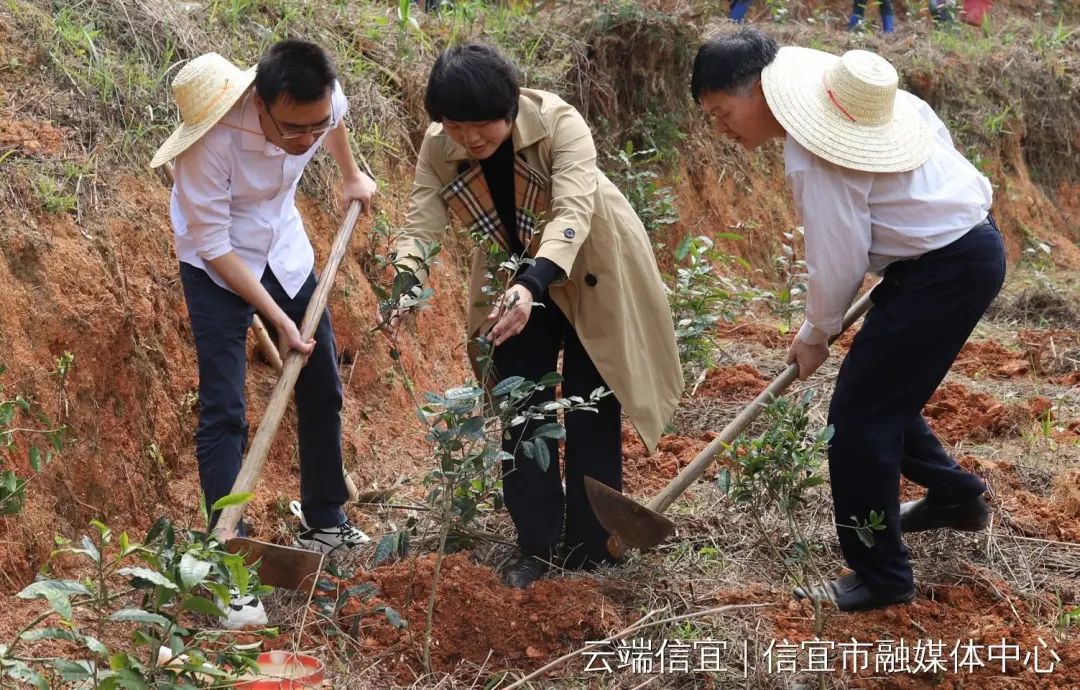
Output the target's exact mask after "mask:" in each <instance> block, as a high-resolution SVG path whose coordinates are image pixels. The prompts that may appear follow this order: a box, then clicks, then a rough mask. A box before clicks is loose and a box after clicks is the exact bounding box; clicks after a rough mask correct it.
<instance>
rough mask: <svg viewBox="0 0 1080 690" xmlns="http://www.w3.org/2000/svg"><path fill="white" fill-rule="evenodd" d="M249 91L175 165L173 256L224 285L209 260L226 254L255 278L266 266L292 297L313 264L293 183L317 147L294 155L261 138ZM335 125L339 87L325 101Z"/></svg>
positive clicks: (341, 107)
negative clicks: (232, 254) (174, 234)
mask: <svg viewBox="0 0 1080 690" xmlns="http://www.w3.org/2000/svg"><path fill="white" fill-rule="evenodd" d="M253 94H254V90H253V89H252V90H249V91H248V93H247V94H245V95H244V96H243V97H242V98H241V99H240V100H239V101H237V103H236V105H234V106H233V107H232V109H231V110H230V111H229V112H228V113H227V114H226V115H225V117H223V118H222V119H221V120H220V121H219V122H218V123H217V124H216V125H214V126H213V127H212V128H211V129H210V131H209V132H207V133H206V134H205V135H203V137H202V138H201V139H199V140H198V141H197V142H195V143H194V144H192V146H191V147H190V148H189V149H187V150H186V151H184V152H183V153H182V154H180V155H179V156H178V157H177V158H176V162H175V178H176V179H175V184H174V185H173V190H172V198H171V201H170V207H169V215H170V217H171V218H172V224H173V229H174V231H175V233H176V257H177V258H178V259H179V260H180V261H182V262H184V263H188V264H191V265H192V266H195V267H196V268H201V269H202V270H204V271H206V272H207V274H209V276H210V278H211V279H213V281H214V282H215V283H217V284H218V285H220V286H221V287H223V288H225V289H226V290H228V289H229V287H228V286H227V285H226V284H225V281H224V280H222V279H221V276H220V275H218V274H217V272H216V271H214V269H213V267H211V266H210V265H209V264H208V263H207V262H208V261H210V260H211V259H216V258H218V257H220V256H223V255H225V254H226V253H228V252H230V251H232V252H234V253H235V254H236V256H237V257H239V258H240V260H241V261H243V262H244V264H245V265H246V266H247V267H248V269H250V270H251V272H252V274H254V276H255V279H256V280H258V279H259V278H261V277H262V274H263V271H264V270H265V269H266V267H267V266H269V267H270V270H271V271H273V273H274V276H275V277H276V278H277V279H278V282H280V283H281V286H282V287H283V288H285V292H286V293H288V295H289V296H290V297H295V296H296V293H297V292H299V291H300V288H301V287H302V286H303V285H304V282H305V281H306V280H307V277H308V275H310V274H311V271H312V269H313V268H314V266H315V253H314V251H313V250H312V248H311V242H310V241H309V240H308V236H307V233H306V232H305V231H304V221H303V219H301V217H300V212H299V210H297V208H296V201H295V199H296V186H297V184H298V182H299V181H300V174H301V173H302V172H303V171H304V168H305V166H307V164H308V162H309V161H310V160H311V159H312V157H313V156H314V155H315V153H316V152H317V151H318V150H319V147H320V146H321V145H322V142H323V140H324V139H325V138H326V134H325V133H324V134H323V135H322V136H320V137H319V139H318V141H316V142H315V144H314V145H313V146H312V147H311V148H310V149H308V150H307V151H306V152H305V153H303V154H302V155H299V156H293V155H289V154H287V153H285V151H283V150H282V149H280V148H279V147H277V146H276V145H274V144H272V143H270V142H269V141H268V140H267V139H266V137H265V136H263V134H262V126H261V125H260V124H259V114H258V111H257V110H256V108H255V103H254V101H253V100H252V96H253ZM331 103H332V110H333V124H336V123H339V122H341V121H342V119H343V118H344V117H345V113H346V111H347V110H348V100H347V99H346V98H345V94H344V92H343V91H342V90H341V85H340V84H335V85H334V92H333V95H332V96H331Z"/></svg>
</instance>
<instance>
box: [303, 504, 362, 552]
mask: <svg viewBox="0 0 1080 690" xmlns="http://www.w3.org/2000/svg"><path fill="white" fill-rule="evenodd" d="M289 510H291V511H292V514H293V515H295V516H296V517H298V518H300V526H301V527H303V530H301V532H300V534H298V535H296V539H294V540H293V543H294V544H295V545H296V546H298V547H300V548H301V549H307V550H308V551H318V552H319V553H325V554H329V553H333V552H335V551H339V550H344V551H348V550H349V549H351V548H353V547H356V546H359V545H361V544H364V543H367V542H369V541H371V537H369V536H368V535H366V534H364V533H363V532H362V531H361V530H360V528H358V527H354V526H353V524H352V523H351V522H349V521H348V519H346V520H345V522H343V523H341V524H340V525H338V526H337V527H312V526H310V525H308V523H307V520H305V519H304V511H302V510H301V509H300V501H293V502H291V503H289Z"/></svg>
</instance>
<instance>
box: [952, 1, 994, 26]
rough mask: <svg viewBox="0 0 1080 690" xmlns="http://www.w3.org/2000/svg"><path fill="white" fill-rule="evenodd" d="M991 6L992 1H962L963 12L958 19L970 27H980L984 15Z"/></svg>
mask: <svg viewBox="0 0 1080 690" xmlns="http://www.w3.org/2000/svg"><path fill="white" fill-rule="evenodd" d="M993 6H994V3H993V0H964V11H963V12H962V13H961V14H960V18H961V19H963V20H964V21H965V22H967V23H968V24H971V25H972V26H982V24H983V20H984V19H986V13H987V12H989V11H990V8H991V7H993Z"/></svg>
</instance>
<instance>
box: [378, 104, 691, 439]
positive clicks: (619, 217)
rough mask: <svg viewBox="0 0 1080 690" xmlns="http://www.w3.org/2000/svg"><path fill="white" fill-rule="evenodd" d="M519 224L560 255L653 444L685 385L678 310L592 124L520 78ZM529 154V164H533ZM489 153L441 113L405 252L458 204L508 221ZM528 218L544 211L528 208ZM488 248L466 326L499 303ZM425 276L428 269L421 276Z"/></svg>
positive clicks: (564, 305) (602, 351) (560, 292)
mask: <svg viewBox="0 0 1080 690" xmlns="http://www.w3.org/2000/svg"><path fill="white" fill-rule="evenodd" d="M511 136H512V139H513V145H514V151H515V153H516V166H515V168H516V169H515V193H516V197H517V203H518V207H519V209H520V208H521V207H522V206H523V205H525V206H531V208H528V209H527V210H528V211H529V212H528V213H524V214H523V213H521V212H519V213H518V219H519V225H521V223H522V222H523V221H524V222H525V223H527V224H535V226H536V227H535V231H534V232H533V234H532V239H531V242H530V245H529V248H530V254H532V256H534V257H536V258H540V257H544V258H547V259H549V260H551V261H553V262H554V263H556V264H558V265H559V267H560V268H562V269H563V271H564V272H565V274H566V276H567V278H566V279H565V280H562V281H557V282H555V283H552V285H551V286H550V288H549V293H550V295H551V298H552V300H553V301H554V302H555V304H556V305H557V306H558V307H559V308H560V309H561V310H562V311H563V313H564V314H565V315H566V316H567V318H568V320H569V321H570V323H571V324H572V325H573V327H574V330H575V331H576V332H577V334H578V337H579V338H580V339H581V343H582V345H584V347H585V351H586V352H587V353H588V354H589V357H590V358H591V359H592V361H593V363H594V364H595V365H596V368H597V371H599V372H600V375H601V376H602V377H603V378H604V381H605V382H606V383H607V385H608V387H609V388H610V389H611V390H612V391H613V392H614V393H615V396H616V397H617V398H618V400H619V402H620V403H621V404H622V406H623V409H624V411H625V412H626V413H627V415H628V416H629V417H630V419H631V421H632V422H633V424H634V426H635V428H636V429H637V431H638V433H639V434H640V436H641V439H642V441H643V442H644V443H645V445H646V447H647V448H648V449H649V451H650V452H652V451H653V450H655V448H656V444H657V442H658V441H659V439H660V436H661V434H663V431H664V428H665V426H666V425H667V423H668V421H670V419H671V416H672V414H673V413H674V411H675V407H676V406H677V405H678V403H679V399H680V397H681V395H682V390H683V378H682V371H681V368H680V365H679V355H678V349H677V346H676V343H675V330H674V326H673V323H672V317H671V310H670V308H669V306H668V302H667V297H666V295H665V292H664V287H663V283H662V282H661V279H660V272H659V270H658V269H657V266H656V259H655V257H654V256H653V253H652V247H651V245H650V242H649V238H648V236H647V235H646V233H645V228H644V227H643V226H642V224H641V221H640V220H639V219H638V217H637V215H636V214H635V213H634V211H633V209H632V208H631V206H630V203H629V202H628V201H627V200H626V198H625V197H624V196H623V195H622V194H621V193H620V192H619V190H618V189H617V188H616V187H615V185H613V184H612V183H611V181H609V180H608V179H607V177H605V176H604V174H603V173H602V172H600V170H599V169H598V168H597V167H596V149H595V147H594V145H593V139H592V134H591V133H590V132H589V127H588V125H587V124H586V123H585V120H584V119H583V118H582V117H581V115H580V114H579V113H578V111H577V110H576V109H575V108H574V107H573V106H571V105H570V104H568V103H566V102H565V101H563V100H562V99H561V98H559V97H558V96H556V95H554V94H551V93H547V92H544V91H535V90H530V89H522V91H521V98H520V108H519V112H518V115H517V118H516V119H515V121H514V125H513V129H512V134H511ZM523 164H524V165H523ZM478 173H480V170H479V163H477V162H476V161H474V160H472V159H470V158H469V156H468V153H467V151H466V150H465V149H464V148H463V147H461V146H459V145H458V144H455V143H454V142H453V141H452V140H451V139H450V137H448V136H447V135H446V134H445V133H444V132H443V129H442V125H440V124H432V125H431V127H429V128H428V130H427V133H426V134H425V136H424V141H423V144H422V145H421V147H420V155H419V160H418V161H417V164H416V180H415V182H414V184H413V187H412V195H411V198H410V202H409V211H408V215H407V217H406V220H405V227H404V228H403V232H402V236H401V239H400V241H399V242H398V244H397V247H396V253H397V257H398V260H399V261H400V260H407V259H408V257H409V256H410V255H411V256H418V255H419V252H417V251H416V249H415V244H414V243H415V242H424V243H432V242H439V241H441V238H442V234H443V233H444V232H445V231H446V228H447V225H448V222H449V217H450V212H451V211H452V212H453V215H454V216H456V217H457V218H458V220H459V221H461V222H462V223H463V224H464V226H465V227H466V228H467V229H469V230H471V231H473V230H482V229H483V227H484V225H485V224H488V225H490V224H491V223H498V224H499V225H500V226H501V223H499V221H498V215H497V213H496V212H495V209H494V207H493V205H492V204H491V203H490V193H489V192H488V191H487V185H486V183H485V182H484V177H483V175H482V174H478ZM530 219H536V220H535V221H534V220H530ZM485 273H486V270H485V256H484V252H482V251H481V250H479V249H477V250H476V251H475V252H474V254H473V257H472V276H471V285H470V292H469V304H470V305H473V306H470V310H469V315H468V335H469V337H470V338H471V337H473V336H474V335H475V334H476V333H477V332H478V331H479V329H480V327H481V326H482V325H483V323H484V320H485V318H486V316H487V314H488V312H489V311H490V307H477V306H475V305H476V304H477V303H478V302H482V301H485V298H484V296H483V294H482V292H481V290H482V288H483V287H484V285H485V283H486V280H485ZM421 277H422V276H421Z"/></svg>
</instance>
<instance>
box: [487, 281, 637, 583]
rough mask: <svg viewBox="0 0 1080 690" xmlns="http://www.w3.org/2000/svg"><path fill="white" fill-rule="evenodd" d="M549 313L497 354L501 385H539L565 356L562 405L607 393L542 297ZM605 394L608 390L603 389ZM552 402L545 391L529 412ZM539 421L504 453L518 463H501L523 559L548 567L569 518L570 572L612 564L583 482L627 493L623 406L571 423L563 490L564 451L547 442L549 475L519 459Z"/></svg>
mask: <svg viewBox="0 0 1080 690" xmlns="http://www.w3.org/2000/svg"><path fill="white" fill-rule="evenodd" d="M543 304H544V305H545V306H544V307H539V306H534V307H533V310H532V315H531V316H530V317H529V321H528V323H527V324H526V325H525V328H524V330H522V332H521V333H519V334H518V335H517V336H515V337H513V338H511V339H509V340H508V341H506V342H505V343H503V344H502V345H501V346H500V347H498V348H496V349H495V352H494V354H493V359H494V365H495V369H496V380H501V379H504V378H507V377H509V376H523V377H525V378H526V379H527V380H529V381H539V380H540V378H541V377H542V376H543V375H544V374H547V373H549V372H552V371H555V370H556V367H557V366H558V360H559V351H560V349H561V350H562V352H563V370H562V375H563V379H564V380H563V383H562V397H564V398H565V397H570V396H573V395H580V396H582V397H583V398H586V399H588V397H589V394H590V393H591V392H592V391H593V390H595V389H596V388H598V387H600V386H605V384H604V380H603V378H601V376H600V373H599V372H598V371H597V370H596V367H595V366H594V365H593V362H592V360H591V359H590V358H589V355H588V353H586V352H585V348H584V347H583V346H582V344H581V341H580V340H579V339H578V337H577V334H576V333H575V332H574V329H573V327H572V326H571V325H570V322H569V321H567V319H566V317H565V316H564V315H563V313H562V312H561V311H560V310H559V308H558V307H557V306H556V305H555V303H554V302H552V301H551V298H550V297H549V296H548V295H547V294H546V293H545V295H544V299H543ZM605 387H606V386H605ZM554 399H555V391H554V390H551V389H548V390H545V391H543V392H541V393H537V394H536V395H534V396H533V397H532V398H531V399H530V401H529V403H528V404H530V405H535V404H539V403H543V402H546V401H551V400H554ZM548 421H556V420H555V419H554V418H551V419H548V420H543V421H542V420H536V421H533V422H530V423H528V424H527V425H521V426H518V427H514V428H513V429H512V430H511V434H510V438H509V439H507V440H504V441H503V450H505V451H506V452H508V453H513V454H514V460H512V461H511V460H507V461H505V462H504V463H503V495H504V498H505V500H506V507H507V510H509V511H510V517H511V518H512V519H513V520H514V526H515V527H516V528H517V533H518V544H519V546H520V547H521V551H522V553H525V554H530V555H535V556H539V557H541V558H544V559H550V558H553V557H554V554H555V550H556V548H557V546H558V544H559V540H560V537H561V536H562V534H563V524H564V516H565V527H566V547H567V551H568V553H567V558H566V564H565V565H566V567H567V568H582V567H588V566H590V565H592V564H594V563H601V562H605V561H607V560H609V557H608V553H607V546H606V544H607V538H608V533H607V531H605V530H604V528H603V527H602V526H601V525H600V523H599V522H597V520H596V516H595V515H593V511H592V508H591V507H590V506H589V500H588V498H587V497H586V496H585V477H586V476H589V477H593V478H594V479H597V480H599V481H601V482H603V483H604V484H607V485H608V486H610V487H612V488H613V489H616V490H621V489H622V406H621V405H620V404H619V401H618V400H616V399H615V396H614V395H608V396H607V397H605V398H603V399H602V400H601V401H600V404H599V405H598V412H595V413H594V412H587V411H577V412H571V413H569V414H567V415H566V419H565V426H566V446H565V447H566V452H565V465H566V490H565V493H564V491H563V485H562V482H561V481H560V472H559V463H558V457H559V444H558V442H557V441H554V440H548V441H547V445H548V451H549V455H550V456H551V458H552V460H551V463H550V464H549V466H548V469H547V471H546V472H544V471H541V469H540V466H539V465H538V464H537V462H536V461H535V460H532V459H530V458H527V457H525V454H524V453H523V452H521V448H520V441H521V440H522V439H523V438H524V439H526V440H527V439H529V438H530V437H531V436H532V432H533V430H535V429H536V428H537V427H538V426H540V425H542V424H544V423H546V422H548Z"/></svg>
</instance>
